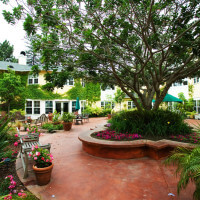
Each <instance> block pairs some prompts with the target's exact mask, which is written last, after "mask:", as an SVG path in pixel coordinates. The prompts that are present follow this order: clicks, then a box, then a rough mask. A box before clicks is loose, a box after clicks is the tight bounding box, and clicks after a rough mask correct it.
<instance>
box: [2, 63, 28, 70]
mask: <svg viewBox="0 0 200 200" xmlns="http://www.w3.org/2000/svg"><path fill="white" fill-rule="evenodd" d="M8 66H12V67H10V69H12V70H14V71H17V72H29V71H31V66H29V65H20V64H18V63H13V62H5V61H0V70H8Z"/></svg>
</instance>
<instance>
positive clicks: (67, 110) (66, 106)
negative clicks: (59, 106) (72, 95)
mask: <svg viewBox="0 0 200 200" xmlns="http://www.w3.org/2000/svg"><path fill="white" fill-rule="evenodd" d="M63 112H66V113H68V112H69V103H68V102H64V103H63Z"/></svg>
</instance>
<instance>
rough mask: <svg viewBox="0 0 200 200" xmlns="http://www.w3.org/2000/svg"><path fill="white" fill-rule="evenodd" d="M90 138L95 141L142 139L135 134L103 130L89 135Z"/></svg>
mask: <svg viewBox="0 0 200 200" xmlns="http://www.w3.org/2000/svg"><path fill="white" fill-rule="evenodd" d="M91 136H92V137H94V138H97V139H104V140H111V141H132V140H136V139H142V138H143V137H142V136H141V135H139V134H137V133H128V132H126V133H117V132H115V131H112V130H108V129H107V130H103V131H99V132H95V133H93V134H91Z"/></svg>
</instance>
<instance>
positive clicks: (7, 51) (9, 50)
mask: <svg viewBox="0 0 200 200" xmlns="http://www.w3.org/2000/svg"><path fill="white" fill-rule="evenodd" d="M13 51H14V48H13V46H11V45H10V43H9V41H7V40H5V41H4V42H3V43H0V61H9V62H15V63H16V62H17V59H16V58H15V57H14V56H13Z"/></svg>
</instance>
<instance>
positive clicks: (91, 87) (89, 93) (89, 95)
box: [85, 82, 101, 105]
mask: <svg viewBox="0 0 200 200" xmlns="http://www.w3.org/2000/svg"><path fill="white" fill-rule="evenodd" d="M85 97H86V98H85V99H86V100H87V101H88V103H89V105H91V104H92V103H94V102H96V101H99V100H100V97H101V87H100V84H99V83H92V82H87V83H86V84H85Z"/></svg>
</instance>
